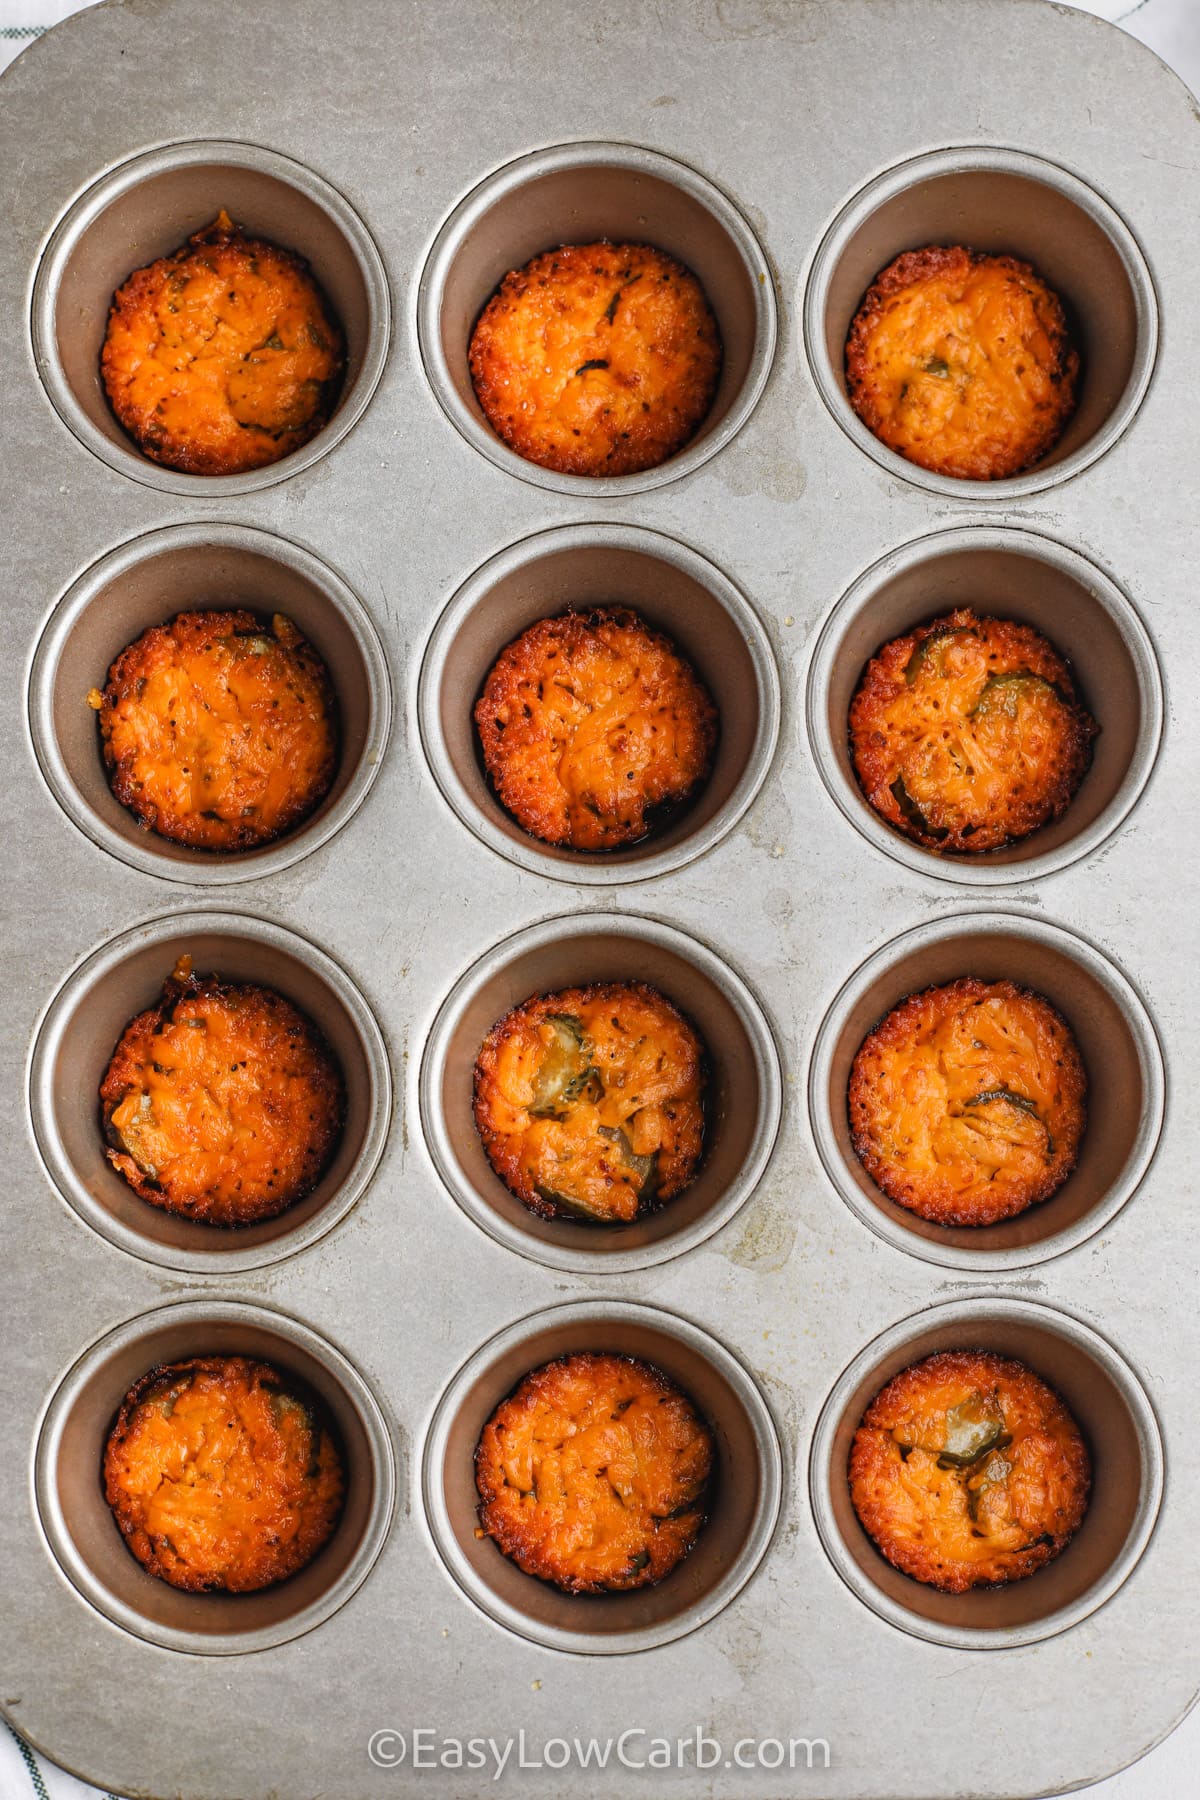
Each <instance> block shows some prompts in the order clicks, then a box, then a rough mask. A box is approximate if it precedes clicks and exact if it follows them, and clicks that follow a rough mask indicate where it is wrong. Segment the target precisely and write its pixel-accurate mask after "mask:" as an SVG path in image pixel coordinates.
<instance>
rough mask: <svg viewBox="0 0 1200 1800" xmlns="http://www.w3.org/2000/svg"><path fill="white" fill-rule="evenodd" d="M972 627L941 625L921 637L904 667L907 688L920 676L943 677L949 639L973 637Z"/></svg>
mask: <svg viewBox="0 0 1200 1800" xmlns="http://www.w3.org/2000/svg"><path fill="white" fill-rule="evenodd" d="M976 635H977V633H976V631H975V627H974V626H973V625H942V626H939V628H938V630H937V631H931V632H929V634H928V635H927V636H926V637H923V638H922V639H921V641H920V643H919V644H918V645H917V647H916V649H915V650H914V651H913V653H912V655H911V656H910V657H909V659H908V661H907V662H906V663H905V665H904V679H905V681H906V682H907V683H908V685H909V687H912V686H913V684H914V683H915V682H917V681H919V680H920V679H921V677H922V675H925V674H927V673H928V674H932V675H939V676H944V675H945V673H946V662H945V651H946V646H947V645H948V644H949V642H950V640H951V638H960V637H975V636H976Z"/></svg>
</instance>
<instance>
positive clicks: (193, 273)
mask: <svg viewBox="0 0 1200 1800" xmlns="http://www.w3.org/2000/svg"><path fill="white" fill-rule="evenodd" d="M345 366H346V358H345V348H344V344H343V339H342V330H341V326H340V325H339V324H338V321H337V319H336V318H335V317H334V314H333V312H332V309H331V308H330V305H329V302H328V300H327V299H326V297H325V295H324V293H323V292H322V290H321V288H320V287H319V286H318V284H317V282H316V281H315V280H314V278H313V276H312V274H311V273H310V272H309V268H308V264H307V263H306V262H305V261H304V259H303V258H302V257H299V256H295V255H293V253H292V252H291V251H290V250H281V249H280V248H279V247H278V246H277V245H275V244H268V243H265V242H264V241H263V240H262V239H261V238H252V237H246V236H244V235H243V233H242V232H241V231H239V230H238V229H237V227H236V226H234V225H233V224H232V223H231V221H230V219H229V217H228V215H227V214H226V213H224V212H222V213H221V214H219V215H218V217H217V218H216V219H214V221H213V223H212V224H211V225H210V226H208V227H207V229H206V230H204V231H198V232H197V233H196V234H195V236H194V237H192V238H189V240H188V242H187V243H186V244H182V245H180V247H179V249H178V250H175V251H173V252H172V254H171V255H170V256H163V257H160V258H159V260H158V261H157V262H153V263H149V264H148V265H147V266H146V267H145V268H143V269H135V270H134V272H133V274H132V275H130V276H129V278H128V280H127V281H125V282H124V283H123V284H122V286H121V287H119V288H118V289H117V291H116V293H115V294H114V295H113V302H112V309H111V311H110V313H109V317H108V328H107V330H106V331H105V334H104V345H103V348H102V350H101V353H100V372H101V375H102V377H103V381H104V391H105V393H106V394H107V395H108V398H109V403H110V405H111V406H112V409H113V411H114V413H115V414H116V415H117V418H118V420H119V421H120V423H121V424H122V425H123V426H124V428H125V430H126V431H127V432H128V433H129V435H130V437H131V438H133V440H134V442H135V443H136V444H137V446H138V448H139V449H140V450H141V451H143V452H144V454H145V455H146V456H148V457H150V459H151V460H152V461H153V462H157V463H161V464H162V465H163V466H164V467H165V468H168V469H181V470H183V471H185V472H186V473H187V474H190V475H234V474H238V473H240V472H241V471H243V470H245V469H258V468H262V467H263V466H264V465H266V464H268V463H273V462H278V461H279V459H280V458H281V457H284V456H289V455H290V454H291V452H292V451H293V450H298V449H299V448H300V447H301V445H302V444H307V442H308V441H309V439H310V438H311V437H314V436H315V435H316V433H317V432H318V431H320V429H321V427H322V426H323V425H324V424H325V422H326V420H327V419H328V418H329V415H330V413H331V412H332V410H333V408H334V405H335V404H336V402H337V398H338V394H339V392H340V389H341V384H342V376H343V374H344V372H345Z"/></svg>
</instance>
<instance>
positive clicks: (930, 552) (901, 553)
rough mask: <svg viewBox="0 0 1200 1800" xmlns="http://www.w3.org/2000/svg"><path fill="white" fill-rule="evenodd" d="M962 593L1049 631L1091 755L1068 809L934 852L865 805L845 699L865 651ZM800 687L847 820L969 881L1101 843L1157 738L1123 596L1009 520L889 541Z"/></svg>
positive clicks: (1136, 625)
mask: <svg viewBox="0 0 1200 1800" xmlns="http://www.w3.org/2000/svg"><path fill="white" fill-rule="evenodd" d="M957 606H969V607H971V608H972V609H973V610H974V611H975V612H976V613H978V614H980V615H981V616H986V615H988V614H990V615H992V616H993V617H998V618H1003V619H1016V620H1017V621H1019V622H1020V623H1021V624H1024V625H1032V626H1033V627H1034V628H1035V629H1036V630H1038V631H1040V632H1041V633H1042V634H1043V635H1044V636H1045V637H1047V638H1049V639H1050V641H1051V642H1052V643H1053V644H1054V645H1055V646H1056V648H1057V649H1058V650H1059V651H1061V652H1062V654H1063V655H1064V656H1065V657H1066V659H1067V661H1068V662H1069V663H1070V665H1071V670H1072V676H1073V678H1074V680H1075V683H1076V687H1077V690H1078V692H1079V696H1080V698H1081V700H1082V702H1083V704H1084V705H1085V706H1086V707H1087V708H1088V709H1089V711H1090V712H1091V713H1092V716H1093V717H1094V718H1095V720H1096V722H1097V724H1098V725H1099V727H1100V735H1099V736H1098V737H1097V739H1096V741H1095V745H1094V747H1093V753H1092V763H1091V767H1090V768H1089V770H1088V772H1087V775H1086V776H1085V777H1084V781H1083V783H1082V785H1081V787H1080V791H1079V792H1078V793H1077V794H1076V796H1075V798H1074V799H1073V800H1072V802H1071V805H1070V806H1069V807H1068V809H1067V811H1066V813H1065V814H1064V815H1063V817H1062V818H1061V819H1056V820H1054V822H1053V823H1052V824H1049V825H1044V826H1043V827H1042V829H1041V830H1040V831H1035V832H1032V833H1031V834H1030V835H1029V836H1028V837H1027V838H1022V839H1020V840H1019V841H1018V842H1017V843H1015V844H1009V845H1006V846H1005V848H1004V849H1002V850H989V851H986V852H985V853H983V854H982V855H979V856H975V857H971V856H939V855H938V854H937V853H936V852H934V851H931V850H927V849H925V848H924V847H923V846H922V845H920V844H914V843H912V842H911V841H910V840H909V839H908V838H906V837H904V836H903V835H902V834H901V833H900V832H898V831H896V830H894V829H893V828H892V826H890V825H889V824H887V823H886V822H885V821H884V820H883V819H881V818H880V817H879V815H878V813H876V812H875V810H874V808H873V807H871V806H870V805H869V804H868V802H867V799H866V796H865V795H864V793H863V791H862V789H861V788H860V786H859V784H858V780H857V777H856V776H855V773H854V767H853V764H852V762H851V759H850V744H849V713H850V703H851V701H852V700H853V698H854V695H855V692H856V690H857V688H858V685H859V682H860V680H861V678H862V676H863V674H864V672H865V670H866V666H867V663H868V662H869V661H870V659H871V657H872V656H874V655H875V653H876V651H878V650H881V649H882V648H883V646H884V644H885V643H887V642H888V641H889V640H890V639H891V638H896V637H902V636H903V635H904V634H905V632H907V631H911V630H912V629H913V627H914V626H916V625H921V624H924V623H925V622H926V621H927V620H929V619H932V618H936V617H937V616H938V615H939V614H942V613H948V612H952V611H953V610H954V608H955V607H957ZM807 700H808V707H807V711H808V730H809V741H810V743H811V745H812V751H813V758H814V760H815V762H816V764H817V768H818V769H819V771H820V773H821V776H822V779H823V780H824V782H825V785H826V787H827V788H828V789H829V792H830V794H831V796H832V797H833V799H834V800H835V801H836V803H837V805H838V806H839V807H840V808H841V810H842V812H843V813H845V815H846V817H847V818H848V819H849V820H850V822H851V824H852V825H856V826H857V827H858V829H859V830H860V831H861V832H862V834H863V836H864V837H866V838H867V839H868V840H869V842H871V843H872V844H875V845H876V846H877V847H878V848H879V849H880V850H882V851H884V852H885V854H887V855H888V856H894V857H895V858H896V860H897V862H902V863H906V864H907V866H908V867H909V868H910V869H917V870H919V871H920V872H921V873H922V874H926V875H934V876H940V877H941V878H942V879H943V880H945V881H955V882H962V883H963V884H964V885H967V886H971V887H993V886H1000V885H1002V884H1003V883H1006V882H1018V881H1022V882H1028V881H1033V880H1036V879H1037V878H1038V877H1039V876H1042V875H1051V874H1053V873H1054V871H1055V870H1056V869H1063V868H1066V867H1067V866H1068V864H1070V863H1072V862H1077V861H1078V860H1079V859H1080V858H1081V857H1084V856H1087V855H1088V854H1089V852H1091V851H1093V850H1096V849H1098V848H1099V847H1100V845H1101V844H1103V843H1104V841H1105V839H1106V838H1108V837H1109V836H1111V834H1112V833H1113V832H1114V831H1115V830H1116V828H1117V826H1118V825H1120V823H1121V822H1122V820H1123V819H1125V818H1126V817H1127V816H1128V814H1129V813H1130V811H1131V810H1132V808H1133V807H1134V806H1135V805H1136V804H1137V801H1138V798H1139V796H1140V795H1141V793H1142V791H1143V789H1144V788H1145V786H1146V783H1147V782H1148V781H1149V779H1150V776H1151V774H1152V773H1153V770H1154V762H1155V758H1156V757H1157V755H1158V747H1159V743H1160V740H1161V737H1162V723H1163V691H1162V675H1161V673H1160V671H1159V667H1158V659H1157V657H1156V655H1155V652H1154V645H1153V643H1152V641H1151V639H1150V635H1149V633H1148V632H1147V630H1146V627H1145V626H1144V625H1143V624H1142V622H1141V620H1140V619H1139V617H1138V615H1137V613H1136V612H1135V611H1134V608H1133V606H1132V605H1131V604H1130V602H1129V600H1128V598H1127V597H1126V595H1124V594H1123V593H1122V592H1121V589H1120V588H1119V587H1118V586H1117V584H1116V582H1115V581H1114V580H1113V579H1112V577H1111V576H1109V575H1106V574H1105V573H1104V571H1103V570H1102V569H1098V568H1097V567H1096V566H1095V564H1093V563H1089V562H1088V561H1087V560H1086V558H1084V557H1082V556H1080V555H1079V553H1078V551H1075V550H1072V549H1070V548H1069V547H1068V546H1067V545H1066V544H1059V543H1056V542H1055V541H1054V540H1053V539H1052V538H1046V537H1041V536H1040V535H1039V534H1038V533H1036V532H1033V531H1025V530H1020V529H1013V528H1012V527H1011V526H990V525H976V526H967V527H964V528H962V529H960V530H957V531H944V532H933V533H930V534H929V535H927V536H925V537H920V538H917V539H915V540H914V542H912V543H910V544H903V545H901V546H900V547H899V548H898V549H895V550H891V551H889V552H888V554H887V555H886V556H884V557H883V558H882V559H881V561H879V562H878V563H876V564H875V566H874V567H873V568H870V569H868V570H867V571H866V573H865V574H864V575H861V576H860V577H859V579H858V580H857V581H856V582H855V583H854V585H853V586H852V587H851V588H850V590H849V592H848V593H846V594H845V595H843V597H842V599H841V600H839V601H838V603H837V605H836V606H835V607H834V609H833V611H832V613H831V614H830V616H829V618H828V619H827V621H826V623H825V625H824V628H823V629H822V632H821V636H820V638H819V639H818V641H817V648H816V651H815V653H814V655H813V659H812V662H811V663H810V665H809V672H808V696H807Z"/></svg>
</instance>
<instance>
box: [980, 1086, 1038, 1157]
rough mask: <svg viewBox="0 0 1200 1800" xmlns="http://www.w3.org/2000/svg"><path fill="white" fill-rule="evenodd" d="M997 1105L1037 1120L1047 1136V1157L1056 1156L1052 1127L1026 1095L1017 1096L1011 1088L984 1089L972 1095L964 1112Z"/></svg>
mask: <svg viewBox="0 0 1200 1800" xmlns="http://www.w3.org/2000/svg"><path fill="white" fill-rule="evenodd" d="M997 1103H1000V1104H1002V1105H1006V1106H1012V1107H1015V1108H1016V1110H1017V1111H1018V1112H1022V1113H1024V1114H1025V1115H1026V1117H1028V1118H1030V1119H1034V1120H1036V1122H1037V1123H1038V1124H1039V1125H1040V1126H1041V1128H1042V1130H1043V1132H1044V1133H1045V1134H1046V1155H1047V1157H1051V1156H1053V1155H1054V1138H1053V1136H1052V1135H1051V1132H1050V1127H1049V1126H1048V1125H1047V1123H1046V1121H1045V1119H1043V1117H1042V1115H1041V1113H1040V1112H1039V1111H1038V1109H1037V1107H1036V1106H1035V1105H1034V1103H1033V1101H1032V1100H1030V1099H1029V1098H1028V1096H1027V1095H1025V1094H1015V1093H1014V1092H1013V1090H1012V1089H1011V1088H1006V1087H995V1088H984V1090H983V1092H982V1093H980V1094H974V1095H972V1097H971V1099H969V1100H968V1101H967V1103H966V1105H965V1107H964V1108H963V1111H964V1112H965V1113H969V1112H972V1111H973V1110H974V1108H975V1107H977V1106H994V1105H996V1104H997Z"/></svg>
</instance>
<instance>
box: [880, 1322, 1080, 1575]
mask: <svg viewBox="0 0 1200 1800" xmlns="http://www.w3.org/2000/svg"><path fill="white" fill-rule="evenodd" d="M849 1479H850V1496H851V1499H852V1500H853V1502H854V1510H855V1512H856V1513H857V1514H858V1517H859V1520H860V1522H861V1524H862V1526H863V1529H864V1530H865V1531H866V1532H867V1533H868V1534H869V1535H870V1537H871V1538H872V1539H873V1540H874V1542H875V1544H876V1546H877V1548H878V1549H879V1550H880V1551H881V1552H882V1554H883V1555H884V1556H885V1557H886V1558H887V1560H888V1561H889V1562H890V1563H891V1564H892V1565H893V1567H895V1568H897V1569H900V1570H902V1571H903V1573H904V1574H905V1575H911V1576H912V1577H913V1579H914V1580H916V1581H922V1582H925V1583H926V1584H927V1585H928V1586H930V1587H936V1588H940V1589H941V1590H942V1591H943V1592H944V1593H947V1594H962V1593H966V1592H967V1591H968V1590H969V1589H970V1588H976V1587H992V1586H997V1585H1000V1584H1002V1583H1005V1582H1009V1581H1021V1580H1023V1579H1024V1578H1025V1577H1027V1576H1029V1575H1034V1574H1036V1573H1037V1571H1038V1570H1039V1569H1041V1568H1043V1567H1044V1566H1045V1565H1046V1563H1048V1562H1050V1561H1051V1560H1052V1559H1053V1558H1054V1557H1056V1556H1058V1555H1059V1553H1060V1552H1061V1551H1062V1550H1063V1549H1065V1547H1066V1545H1067V1543H1068V1542H1069V1541H1070V1539H1071V1537H1072V1536H1073V1534H1074V1533H1075V1532H1076V1531H1077V1530H1078V1528H1079V1526H1080V1524H1081V1522H1082V1520H1083V1516H1084V1513H1085V1512H1086V1510H1087V1503H1088V1492H1089V1488H1090V1485H1091V1464H1090V1459H1089V1457H1088V1452H1087V1446H1086V1445H1085V1443H1084V1441H1083V1437H1082V1435H1081V1433H1080V1430H1079V1427H1078V1425H1077V1424H1076V1423H1075V1420H1074V1419H1073V1418H1072V1416H1071V1414H1070V1412H1069V1411H1068V1410H1067V1408H1066V1406H1065V1405H1064V1404H1063V1402H1062V1400H1061V1399H1060V1398H1059V1396H1058V1395H1057V1394H1056V1393H1055V1392H1054V1390H1053V1389H1052V1388H1050V1387H1048V1386H1047V1384H1046V1383H1045V1382H1044V1381H1043V1380H1042V1379H1041V1377H1040V1376H1039V1375H1035V1374H1034V1372H1033V1370H1032V1369H1029V1368H1027V1367H1026V1366H1025V1364H1024V1363H1022V1362H1018V1361H1017V1360H1016V1359H1015V1358H1013V1357H1005V1356H997V1355H995V1354H994V1353H992V1352H991V1351H987V1350H944V1351H939V1352H938V1353H937V1354H936V1355H934V1356H928V1357H925V1358H924V1359H923V1360H922V1361H921V1362H917V1363H913V1364H912V1365H911V1366H910V1367H909V1368H907V1369H903V1370H902V1371H901V1372H900V1374H899V1375H896V1376H894V1377H893V1378H892V1380H891V1381H889V1382H888V1384H887V1386H886V1387H884V1388H883V1389H881V1391H880V1392H879V1393H878V1394H877V1395H876V1396H875V1398H874V1400H872V1402H871V1404H870V1406H869V1407H868V1408H867V1410H866V1413H865V1414H864V1415H863V1421H862V1424H861V1425H860V1426H859V1428H858V1430H857V1431H856V1432H855V1434H854V1443H853V1445H852V1447H851V1451H850V1466H849Z"/></svg>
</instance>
